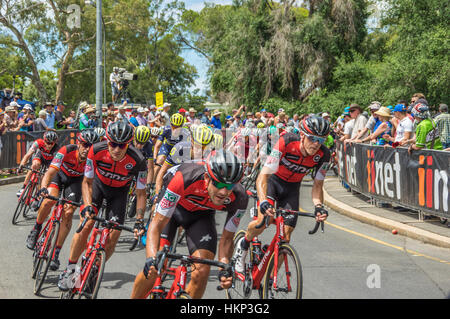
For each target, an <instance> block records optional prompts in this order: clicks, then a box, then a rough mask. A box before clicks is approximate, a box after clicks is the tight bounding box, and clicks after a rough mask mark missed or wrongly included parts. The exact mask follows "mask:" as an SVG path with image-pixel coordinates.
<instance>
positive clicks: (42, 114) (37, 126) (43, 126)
mask: <svg viewBox="0 0 450 319" xmlns="http://www.w3.org/2000/svg"><path fill="white" fill-rule="evenodd" d="M46 118H47V112H46V111H45V110H40V111H39V114H38V118H37V119H36V121H34V127H33V131H46V130H47V123H46V121H45V119H46Z"/></svg>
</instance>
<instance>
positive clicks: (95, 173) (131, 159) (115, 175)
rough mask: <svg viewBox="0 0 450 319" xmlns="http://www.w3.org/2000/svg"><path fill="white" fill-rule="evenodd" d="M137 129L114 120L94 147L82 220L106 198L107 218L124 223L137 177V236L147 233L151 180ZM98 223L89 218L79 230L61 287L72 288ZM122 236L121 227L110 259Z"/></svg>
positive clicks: (84, 187)
mask: <svg viewBox="0 0 450 319" xmlns="http://www.w3.org/2000/svg"><path fill="white" fill-rule="evenodd" d="M133 133H134V132H133V128H132V127H131V126H130V125H129V124H127V123H125V122H124V121H117V122H114V123H111V124H110V125H109V126H108V128H107V130H106V138H107V139H108V140H107V141H103V142H100V143H97V144H95V145H93V146H92V147H91V149H90V150H89V153H88V157H87V160H86V166H85V171H84V179H83V182H82V185H81V189H82V198H83V206H82V207H81V208H82V210H81V218H80V223H82V222H83V220H84V218H85V214H88V215H89V216H92V215H96V214H97V212H98V211H99V210H100V208H101V206H102V204H103V200H105V201H106V211H105V212H106V216H103V218H105V219H111V218H112V217H113V216H115V217H116V218H117V222H118V223H120V224H123V223H124V219H125V210H126V204H127V199H128V190H129V187H130V183H131V181H132V180H133V178H135V179H136V196H137V202H136V215H137V219H136V223H135V226H134V228H135V235H136V237H137V236H138V233H143V229H144V211H145V205H146V191H145V184H146V181H147V165H146V162H145V158H144V156H143V155H142V154H141V152H140V151H138V150H137V149H136V148H135V147H134V146H132V145H131V144H130V142H131V141H132V139H133ZM93 226H94V221H93V220H89V221H88V222H87V223H86V225H85V227H84V228H83V230H82V231H81V232H80V233H78V234H77V233H75V234H74V237H73V239H72V245H71V250H70V255H69V265H68V267H67V269H66V270H65V271H64V272H63V273H62V274H61V275H60V280H59V282H58V287H59V288H60V289H61V290H63V291H65V290H68V289H69V288H70V287H69V284H70V281H71V277H72V276H73V274H74V272H75V268H76V264H77V261H78V259H79V258H80V256H81V255H82V253H83V251H84V250H85V248H86V244H87V239H88V237H89V234H90V232H91V230H92V227H93ZM119 237H120V231H119V230H113V231H112V232H111V234H110V237H109V238H108V241H107V243H106V259H107V260H108V259H109V258H110V257H111V256H112V254H113V253H114V249H115V247H116V244H117V241H118V240H119Z"/></svg>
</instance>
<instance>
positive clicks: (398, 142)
mask: <svg viewBox="0 0 450 319" xmlns="http://www.w3.org/2000/svg"><path fill="white" fill-rule="evenodd" d="M406 109H407V108H406V106H405V105H404V104H397V105H396V106H395V107H394V117H395V118H396V119H397V121H398V124H397V127H396V129H395V136H394V137H392V136H390V135H387V134H385V135H384V136H383V138H384V139H385V140H387V141H389V142H392V143H393V144H392V145H393V146H394V147H397V146H402V145H405V144H406V143H407V142H408V140H410V139H411V138H412V135H413V134H414V124H413V122H412V121H411V119H410V118H409V117H408V115H407V114H406Z"/></svg>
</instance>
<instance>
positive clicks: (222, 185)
mask: <svg viewBox="0 0 450 319" xmlns="http://www.w3.org/2000/svg"><path fill="white" fill-rule="evenodd" d="M212 182H213V185H214V187H215V188H217V189H222V188H226V189H227V190H229V191H231V190H232V189H233V187H234V185H235V184H226V183H220V182H217V181H215V180H214V179H212Z"/></svg>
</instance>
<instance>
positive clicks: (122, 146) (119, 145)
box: [108, 142, 128, 150]
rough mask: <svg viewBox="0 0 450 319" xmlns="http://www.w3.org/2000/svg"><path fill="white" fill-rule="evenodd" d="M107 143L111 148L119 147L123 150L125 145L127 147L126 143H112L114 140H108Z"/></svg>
mask: <svg viewBox="0 0 450 319" xmlns="http://www.w3.org/2000/svg"><path fill="white" fill-rule="evenodd" d="M108 145H109V146H110V147H111V148H117V147H118V148H120V149H121V150H123V149H124V148H125V147H127V146H128V144H118V143H114V142H108Z"/></svg>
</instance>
